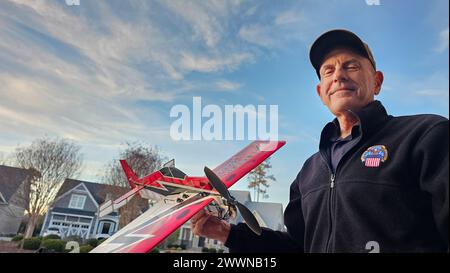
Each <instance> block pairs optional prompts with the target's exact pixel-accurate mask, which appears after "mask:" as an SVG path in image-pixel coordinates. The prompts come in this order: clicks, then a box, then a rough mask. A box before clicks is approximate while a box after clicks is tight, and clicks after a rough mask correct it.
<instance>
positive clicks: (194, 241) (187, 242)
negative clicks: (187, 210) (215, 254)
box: [177, 190, 285, 252]
mask: <svg viewBox="0 0 450 273" xmlns="http://www.w3.org/2000/svg"><path fill="white" fill-rule="evenodd" d="M230 193H231V195H232V196H234V197H235V198H236V200H237V201H239V202H241V203H242V204H244V205H245V206H246V207H247V208H248V209H249V210H250V211H251V212H253V214H254V215H255V217H256V219H257V220H258V223H259V225H260V226H261V227H267V228H270V229H273V230H279V231H285V227H284V221H283V205H282V204H279V203H269V202H253V201H251V197H250V192H249V191H237V190H230ZM240 222H244V219H243V218H242V216H241V215H240V213H239V212H237V216H236V218H235V219H233V220H230V223H233V224H236V223H240ZM177 243H178V244H179V245H184V246H186V249H188V250H190V251H192V252H201V251H202V248H203V247H206V248H215V249H217V250H219V249H222V250H224V251H227V250H228V249H227V248H226V247H225V246H224V245H223V244H222V243H221V242H219V241H217V240H212V239H209V238H204V237H199V236H194V235H193V233H192V230H191V222H190V221H188V222H186V223H185V224H184V225H182V226H181V227H180V235H179V238H178V242H177Z"/></svg>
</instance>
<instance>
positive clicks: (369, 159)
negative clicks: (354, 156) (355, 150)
mask: <svg viewBox="0 0 450 273" xmlns="http://www.w3.org/2000/svg"><path fill="white" fill-rule="evenodd" d="M387 159H388V151H387V149H386V147H385V146H384V145H375V146H372V147H369V148H368V149H367V150H366V151H365V152H364V153H363V154H362V155H361V161H362V162H364V166H366V167H370V168H376V167H378V166H380V163H381V162H385V161H386V160H387Z"/></svg>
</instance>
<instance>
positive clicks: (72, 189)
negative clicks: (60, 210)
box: [53, 182, 98, 209]
mask: <svg viewBox="0 0 450 273" xmlns="http://www.w3.org/2000/svg"><path fill="white" fill-rule="evenodd" d="M80 185H82V186H83V187H84V189H85V191H86V193H87V195H88V196H89V197H90V198H91V200H92V202H93V203H94V205H95V207H96V208H97V209H98V203H97V201H95V199H94V197H93V196H92V194H91V192H90V191H89V190H88V188H87V187H86V185H85V184H84V182H81V183H80V184H78V185H76V186H75V187H73V188H71V189H70V190H68V191H66V192H65V193H63V194H62V195H61V196H59V197H58V198H56V199H55V200H54V201H53V204H56V202H58V201H59V200H60V199H61V198H63V197H64V196H66V195H68V194H70V193H71V192H72V191H82V190H78V189H77V188H78V187H79V186H80Z"/></svg>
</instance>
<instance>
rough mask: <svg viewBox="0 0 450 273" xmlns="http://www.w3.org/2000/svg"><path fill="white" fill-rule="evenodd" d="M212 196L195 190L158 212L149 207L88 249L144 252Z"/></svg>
mask: <svg viewBox="0 0 450 273" xmlns="http://www.w3.org/2000/svg"><path fill="white" fill-rule="evenodd" d="M212 200H214V198H213V197H211V196H206V197H205V196H203V195H202V194H196V195H194V196H192V197H190V198H188V199H186V200H184V201H183V202H181V203H178V204H172V205H170V206H168V208H167V209H161V208H159V209H158V210H159V212H157V213H156V214H155V211H154V210H152V209H151V208H150V209H148V210H147V211H146V212H144V213H143V214H141V215H140V216H139V217H138V218H136V219H135V220H133V221H132V222H131V223H129V224H128V225H127V226H125V227H124V228H122V229H121V230H119V231H118V232H116V233H115V234H114V235H113V236H112V237H110V238H108V239H107V240H106V241H104V242H103V243H102V244H100V245H99V246H97V247H96V248H94V249H93V250H91V251H90V253H146V252H149V251H150V250H151V249H152V248H153V247H155V246H157V245H158V244H159V243H160V242H161V241H162V240H164V239H165V238H166V237H167V236H169V235H170V234H171V233H172V232H174V231H175V230H176V229H177V228H178V227H180V226H181V225H182V224H184V223H185V222H186V221H188V220H189V219H190V218H191V217H192V216H194V214H196V213H197V212H198V211H200V210H201V209H202V208H204V207H205V206H206V205H208V204H209V203H210V202H211V201H212Z"/></svg>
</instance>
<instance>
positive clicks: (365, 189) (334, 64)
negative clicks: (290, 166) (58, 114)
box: [192, 29, 449, 252]
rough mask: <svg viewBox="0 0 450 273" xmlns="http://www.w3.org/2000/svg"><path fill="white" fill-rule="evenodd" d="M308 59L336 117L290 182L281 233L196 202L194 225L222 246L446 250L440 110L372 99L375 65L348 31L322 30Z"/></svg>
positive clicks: (445, 130)
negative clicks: (395, 107) (420, 110)
mask: <svg viewBox="0 0 450 273" xmlns="http://www.w3.org/2000/svg"><path fill="white" fill-rule="evenodd" d="M310 60H311V63H312V65H313V67H314V69H315V70H316V73H317V75H318V77H319V79H320V83H319V84H318V85H317V94H318V96H319V97H320V99H321V101H322V102H323V104H324V105H326V106H327V108H328V109H329V110H330V112H331V113H333V115H334V116H335V117H336V118H335V119H334V120H333V121H332V122H330V123H328V124H327V125H326V126H325V128H324V129H323V131H322V134H321V139H320V146H319V152H317V153H316V154H314V155H312V156H311V157H310V158H309V159H308V160H306V162H305V163H304V165H303V168H302V169H301V170H300V172H299V173H298V175H297V177H296V179H295V180H294V182H293V183H292V184H291V187H290V201H289V204H288V206H287V207H286V210H285V213H284V218H285V225H286V227H287V232H280V231H273V230H270V229H266V228H263V231H262V234H261V235H260V236H258V235H256V234H254V233H253V232H252V231H251V230H250V229H249V228H248V227H247V226H246V225H245V224H243V223H239V224H237V225H230V224H228V223H227V222H225V221H222V220H220V219H218V218H216V217H214V216H212V215H209V214H208V213H207V212H205V211H201V212H199V213H198V214H197V215H195V216H194V217H193V219H192V223H193V230H194V233H195V234H197V235H201V236H205V237H209V238H213V239H217V240H220V241H222V242H224V243H225V246H227V247H229V248H230V251H231V252H374V251H375V252H378V251H379V252H446V251H448V227H449V226H448V218H449V203H448V199H449V197H448V195H449V174H448V170H449V164H448V163H449V162H448V134H449V122H448V119H446V118H443V117H441V116H437V115H415V116H403V117H393V116H391V115H388V114H387V112H386V110H385V108H384V107H383V105H382V104H381V103H380V102H379V101H376V100H374V97H375V95H378V94H379V93H380V90H381V86H382V83H383V74H382V73H381V72H380V71H377V70H376V63H375V60H374V58H373V56H372V53H371V51H370V49H369V47H368V45H367V44H365V43H364V42H363V41H362V40H361V39H360V38H359V37H358V36H357V35H355V34H354V33H352V32H350V31H347V30H339V29H338V30H331V31H328V32H326V33H324V34H322V35H321V36H320V37H319V38H318V39H317V40H316V41H315V42H314V44H313V45H312V47H311V50H310Z"/></svg>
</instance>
